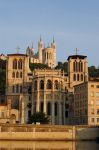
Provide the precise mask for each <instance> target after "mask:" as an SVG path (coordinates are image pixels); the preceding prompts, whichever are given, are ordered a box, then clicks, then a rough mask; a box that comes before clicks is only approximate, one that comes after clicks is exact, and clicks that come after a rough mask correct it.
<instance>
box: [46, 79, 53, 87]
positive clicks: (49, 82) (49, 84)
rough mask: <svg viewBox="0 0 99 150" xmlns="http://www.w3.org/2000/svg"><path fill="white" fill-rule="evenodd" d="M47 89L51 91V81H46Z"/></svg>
mask: <svg viewBox="0 0 99 150" xmlns="http://www.w3.org/2000/svg"><path fill="white" fill-rule="evenodd" d="M47 89H52V81H51V80H48V81H47Z"/></svg>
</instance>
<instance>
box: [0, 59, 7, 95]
mask: <svg viewBox="0 0 99 150" xmlns="http://www.w3.org/2000/svg"><path fill="white" fill-rule="evenodd" d="M5 86H6V61H5V60H2V59H0V94H4V93H5Z"/></svg>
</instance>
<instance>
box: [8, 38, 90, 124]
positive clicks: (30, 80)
mask: <svg viewBox="0 0 99 150" xmlns="http://www.w3.org/2000/svg"><path fill="white" fill-rule="evenodd" d="M67 60H68V72H66V73H65V72H64V71H62V70H60V69H55V66H56V43H55V41H54V40H53V43H52V44H51V47H47V48H44V45H43V42H42V40H41V39H40V41H39V42H38V52H37V53H36V54H34V48H33V46H32V48H31V49H30V48H29V47H28V49H27V51H26V54H19V53H17V54H8V58H7V71H6V97H7V101H10V102H11V104H10V105H11V109H16V110H18V119H17V121H19V122H20V123H27V122H28V120H29V117H30V116H31V115H32V114H33V113H35V112H44V113H46V114H47V115H48V116H49V118H50V124H74V86H75V85H78V84H81V83H84V82H87V81H88V62H87V57H86V56H82V55H71V56H69V57H68V59H67ZM30 62H32V63H43V64H47V65H48V66H49V68H48V69H34V70H33V71H32V70H30V68H29V63H30Z"/></svg>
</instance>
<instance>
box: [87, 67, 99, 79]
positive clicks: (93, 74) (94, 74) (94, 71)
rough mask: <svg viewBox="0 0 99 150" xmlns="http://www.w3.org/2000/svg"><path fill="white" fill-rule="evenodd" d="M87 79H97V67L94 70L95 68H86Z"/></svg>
mask: <svg viewBox="0 0 99 150" xmlns="http://www.w3.org/2000/svg"><path fill="white" fill-rule="evenodd" d="M88 72H89V77H94V78H97V77H99V67H98V68H96V67H95V66H90V67H88Z"/></svg>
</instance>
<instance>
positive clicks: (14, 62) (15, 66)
mask: <svg viewBox="0 0 99 150" xmlns="http://www.w3.org/2000/svg"><path fill="white" fill-rule="evenodd" d="M13 69H17V59H14V60H13Z"/></svg>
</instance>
